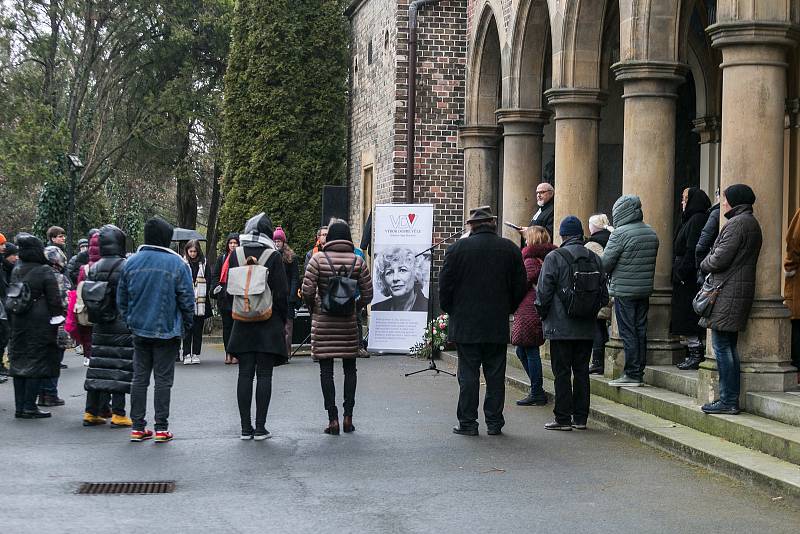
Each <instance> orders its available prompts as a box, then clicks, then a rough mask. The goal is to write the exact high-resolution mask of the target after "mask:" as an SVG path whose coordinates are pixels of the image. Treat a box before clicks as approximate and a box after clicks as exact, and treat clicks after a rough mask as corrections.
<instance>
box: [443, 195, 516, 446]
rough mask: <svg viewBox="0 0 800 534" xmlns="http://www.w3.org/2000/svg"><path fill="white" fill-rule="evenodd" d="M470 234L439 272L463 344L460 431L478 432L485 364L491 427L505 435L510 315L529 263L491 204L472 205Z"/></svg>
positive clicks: (453, 331) (455, 336)
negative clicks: (501, 231) (505, 234)
mask: <svg viewBox="0 0 800 534" xmlns="http://www.w3.org/2000/svg"><path fill="white" fill-rule="evenodd" d="M467 224H468V225H469V229H470V235H469V236H468V237H465V238H462V239H461V240H459V241H457V242H456V243H455V244H453V245H452V246H450V248H448V249H447V253H446V254H445V257H444V266H443V267H442V271H441V273H440V274H439V302H440V304H441V307H442V309H443V310H444V311H446V312H447V313H449V314H450V324H449V327H448V338H449V340H450V341H452V342H454V343H455V344H456V346H457V348H458V384H459V388H460V392H459V396H458V409H457V415H458V423H459V424H458V426H457V427H455V428H453V432H454V433H456V434H461V435H466V436H477V435H478V394H479V392H480V368H481V366H483V375H484V377H485V378H486V397H485V398H484V403H483V412H484V416H485V419H486V427H487V432H488V434H490V435H497V434H500V433H501V432H500V431H501V429H502V428H503V425H504V424H505V420H504V419H503V404H504V402H505V371H506V346H507V344H508V342H509V327H508V316H509V315H510V314H512V313H514V311H515V310H516V309H517V307H518V306H519V303H520V302H522V299H523V298H524V297H525V292H526V276H525V265H524V264H523V262H522V254H521V253H520V250H519V247H518V246H516V245H515V244H514V243H512V242H511V241H509V240H508V239H504V238H501V237H500V236H498V235H497V221H496V217H495V216H494V215H492V210H491V208H490V207H489V206H482V207H480V208H475V209H473V210H470V218H469V219H468V220H467Z"/></svg>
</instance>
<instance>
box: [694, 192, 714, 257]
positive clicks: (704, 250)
mask: <svg viewBox="0 0 800 534" xmlns="http://www.w3.org/2000/svg"><path fill="white" fill-rule="evenodd" d="M718 235H719V204H714V205H713V206H712V207H711V209H709V210H708V219H707V220H706V224H705V226H703V231H702V232H700V238H699V239H698V240H697V246H696V247H695V249H694V264H695V267H697V269H698V270H699V269H700V264H701V263H702V262H703V260H704V259H706V256H708V252H709V251H710V250H711V245H713V244H714V241H716V239H717V236H718Z"/></svg>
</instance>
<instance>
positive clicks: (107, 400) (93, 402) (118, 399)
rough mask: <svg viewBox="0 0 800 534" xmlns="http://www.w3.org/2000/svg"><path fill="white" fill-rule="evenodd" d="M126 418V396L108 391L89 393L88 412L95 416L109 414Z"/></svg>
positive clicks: (87, 400)
mask: <svg viewBox="0 0 800 534" xmlns="http://www.w3.org/2000/svg"><path fill="white" fill-rule="evenodd" d="M109 410H110V411H111V413H112V414H114V415H121V416H123V417H124V416H125V394H124V393H109V392H107V391H87V392H86V411H87V412H88V413H89V414H91V415H95V416H98V415H99V416H102V415H103V414H108V412H109Z"/></svg>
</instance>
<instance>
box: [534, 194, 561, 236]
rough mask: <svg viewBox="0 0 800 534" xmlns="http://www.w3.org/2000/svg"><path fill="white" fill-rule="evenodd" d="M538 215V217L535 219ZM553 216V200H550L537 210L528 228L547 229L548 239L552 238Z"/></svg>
mask: <svg viewBox="0 0 800 534" xmlns="http://www.w3.org/2000/svg"><path fill="white" fill-rule="evenodd" d="M537 214H538V217H537ZM554 215H555V200H554V199H552V198H551V199H550V202H548V203H547V204H545V205H544V206H542V207H541V208H539V210H537V211H536V213H534V215H533V218H531V223H530V225H529V226H542V227H544V228H546V229H547V232H548V233H549V234H550V238H551V239H552V238H553V217H554Z"/></svg>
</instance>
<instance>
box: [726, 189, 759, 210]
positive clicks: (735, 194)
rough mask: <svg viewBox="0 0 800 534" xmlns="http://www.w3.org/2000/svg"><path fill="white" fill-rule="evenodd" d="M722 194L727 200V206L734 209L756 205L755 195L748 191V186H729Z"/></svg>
mask: <svg viewBox="0 0 800 534" xmlns="http://www.w3.org/2000/svg"><path fill="white" fill-rule="evenodd" d="M723 194H724V195H725V198H726V199H728V204H730V206H731V207H732V208H735V207H736V206H739V205H740V204H750V205H752V204H755V203H756V194H755V193H753V190H752V189H750V186H749V185H745V184H734V185H731V186H729V187H728V188H726V189H725V191H724V193H723Z"/></svg>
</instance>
